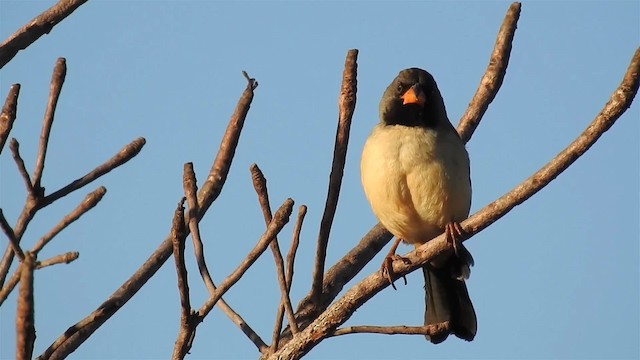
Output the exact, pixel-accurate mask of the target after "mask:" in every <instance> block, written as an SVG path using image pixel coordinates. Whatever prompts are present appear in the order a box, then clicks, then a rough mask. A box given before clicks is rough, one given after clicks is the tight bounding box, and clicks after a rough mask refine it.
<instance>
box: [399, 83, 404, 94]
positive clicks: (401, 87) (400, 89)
mask: <svg viewBox="0 0 640 360" xmlns="http://www.w3.org/2000/svg"><path fill="white" fill-rule="evenodd" d="M402 90H404V86H402V84H398V92H402Z"/></svg>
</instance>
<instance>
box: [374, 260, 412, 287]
mask: <svg viewBox="0 0 640 360" xmlns="http://www.w3.org/2000/svg"><path fill="white" fill-rule="evenodd" d="M394 260H401V261H402V262H404V263H405V264H407V265H409V264H411V260H409V259H407V258H406V257H402V256H400V255H398V254H395V253H389V254H388V255H387V256H386V257H385V258H384V261H383V262H382V266H381V267H380V271H381V272H382V276H384V277H385V279H387V281H389V284H390V285H391V287H393V290H398V289H397V288H396V286H395V285H394V283H393V277H394V275H395V274H394V272H393V261H394ZM402 279H403V280H404V284H405V285H407V278H406V276H404V275H402Z"/></svg>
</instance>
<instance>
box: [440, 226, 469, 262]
mask: <svg viewBox="0 0 640 360" xmlns="http://www.w3.org/2000/svg"><path fill="white" fill-rule="evenodd" d="M444 233H445V237H446V239H447V242H448V243H449V244H451V246H452V247H453V252H454V253H455V254H456V256H457V257H460V247H462V240H464V239H465V238H466V236H467V233H466V232H465V231H464V229H463V228H462V226H460V224H459V223H457V222H455V221H453V222H450V223H448V224H447V225H446V226H445V228H444Z"/></svg>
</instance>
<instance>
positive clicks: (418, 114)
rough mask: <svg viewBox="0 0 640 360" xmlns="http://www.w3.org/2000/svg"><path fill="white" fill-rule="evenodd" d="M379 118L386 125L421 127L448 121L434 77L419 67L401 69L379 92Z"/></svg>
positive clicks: (433, 125) (442, 123)
mask: <svg viewBox="0 0 640 360" xmlns="http://www.w3.org/2000/svg"><path fill="white" fill-rule="evenodd" d="M380 121H382V122H383V123H384V124H387V125H405V126H424V127H436V126H438V125H444V124H448V123H449V120H448V119H447V112H446V110H445V107H444V102H443V101H442V96H441V95H440V90H438V85H436V81H435V80H434V79H433V76H431V74H429V73H428V72H426V71H424V70H422V69H418V68H410V69H405V70H402V71H400V73H399V74H398V76H396V78H395V79H393V81H392V82H391V84H390V85H389V86H388V87H387V90H385V92H384V94H383V95H382V100H380Z"/></svg>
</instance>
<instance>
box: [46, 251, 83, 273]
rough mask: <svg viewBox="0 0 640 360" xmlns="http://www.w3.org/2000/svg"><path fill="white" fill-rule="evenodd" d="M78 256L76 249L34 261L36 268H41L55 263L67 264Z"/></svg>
mask: <svg viewBox="0 0 640 360" xmlns="http://www.w3.org/2000/svg"><path fill="white" fill-rule="evenodd" d="M79 256H80V253H79V252H77V251H70V252H67V253H64V254H60V255H56V256H54V257H52V258H49V259H46V260H42V261H38V262H36V269H42V268H45V267H47V266H52V265H57V264H62V263H64V264H68V263H70V262H72V261H75V260H76V259H78V257H79Z"/></svg>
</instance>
